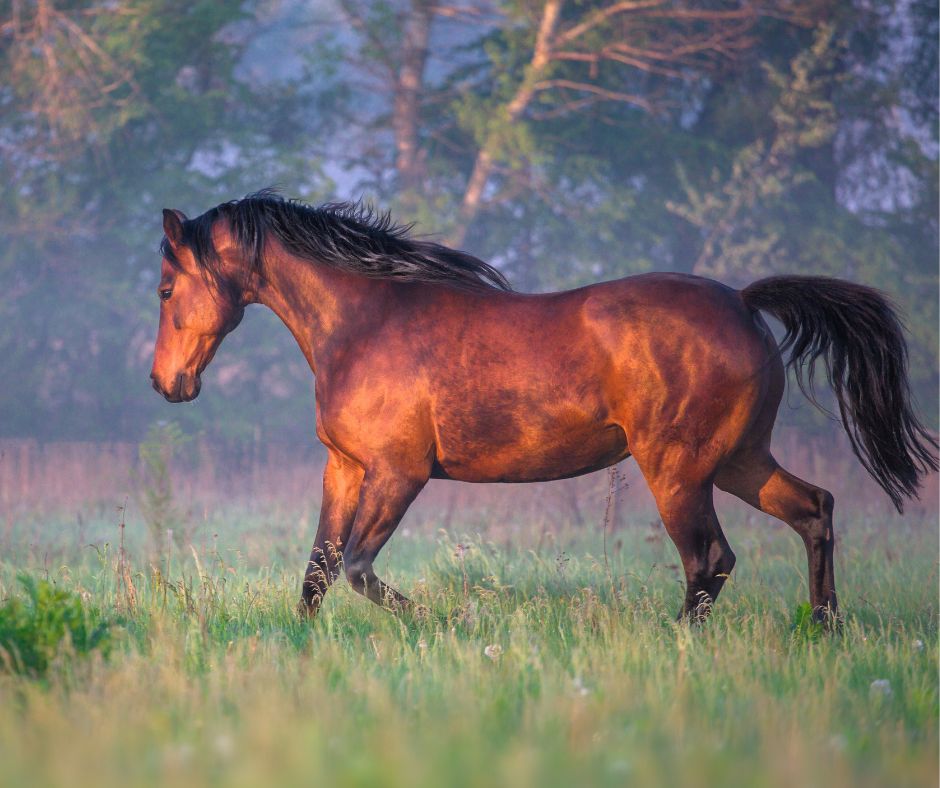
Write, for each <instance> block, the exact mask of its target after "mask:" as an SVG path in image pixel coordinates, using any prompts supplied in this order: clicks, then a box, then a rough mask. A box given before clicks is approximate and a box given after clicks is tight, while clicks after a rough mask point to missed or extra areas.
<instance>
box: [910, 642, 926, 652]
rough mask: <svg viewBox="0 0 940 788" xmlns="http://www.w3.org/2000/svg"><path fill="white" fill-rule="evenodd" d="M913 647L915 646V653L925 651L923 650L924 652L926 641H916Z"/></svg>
mask: <svg viewBox="0 0 940 788" xmlns="http://www.w3.org/2000/svg"><path fill="white" fill-rule="evenodd" d="M913 645H914V651H923V650H924V641H923V640H915V641H914V644H913Z"/></svg>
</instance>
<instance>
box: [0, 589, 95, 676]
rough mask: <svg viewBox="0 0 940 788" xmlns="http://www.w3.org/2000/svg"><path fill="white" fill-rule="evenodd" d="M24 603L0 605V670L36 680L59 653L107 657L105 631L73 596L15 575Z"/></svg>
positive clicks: (17, 599)
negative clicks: (66, 651) (63, 650)
mask: <svg viewBox="0 0 940 788" xmlns="http://www.w3.org/2000/svg"><path fill="white" fill-rule="evenodd" d="M19 581H20V584H21V585H22V586H23V589H24V591H25V596H24V597H11V598H10V599H8V600H6V601H5V602H4V603H3V604H2V605H0V670H8V671H12V672H14V673H25V674H27V675H32V676H42V675H44V674H45V673H46V671H47V670H48V669H49V664H50V663H51V661H52V660H53V659H54V658H55V656H56V655H57V654H58V653H59V652H60V650H61V649H62V648H70V649H71V650H72V652H73V653H74V654H77V655H85V654H88V653H90V652H92V651H94V650H96V649H97V650H99V651H101V652H102V653H105V654H107V652H108V650H109V648H110V643H111V625H110V623H109V622H107V621H105V620H104V619H103V617H102V616H101V613H100V612H99V611H98V609H97V608H93V607H86V606H85V604H84V603H83V602H82V599H81V597H79V596H78V594H75V593H72V592H70V591H65V590H62V589H59V588H56V586H55V585H54V584H52V583H50V582H49V581H47V580H37V579H36V578H33V577H30V576H28V575H20V577H19Z"/></svg>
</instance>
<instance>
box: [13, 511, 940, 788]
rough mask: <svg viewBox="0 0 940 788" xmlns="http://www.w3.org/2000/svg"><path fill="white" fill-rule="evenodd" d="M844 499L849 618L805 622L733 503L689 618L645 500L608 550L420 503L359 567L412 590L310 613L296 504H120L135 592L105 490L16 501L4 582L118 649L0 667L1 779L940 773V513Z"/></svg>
mask: <svg viewBox="0 0 940 788" xmlns="http://www.w3.org/2000/svg"><path fill="white" fill-rule="evenodd" d="M595 503H596V508H597V509H598V510H601V511H603V509H604V501H603V500H599V501H597V502H595ZM585 508H586V509H587V506H586V507H585ZM843 509H849V510H850V512H849V513H846V512H845V511H842V512H841V518H840V520H839V526H837V527H839V530H838V531H837V535H838V536H839V537H840V543H839V549H838V553H837V573H838V574H837V581H838V584H839V590H840V600H841V601H842V604H843V606H844V610H845V625H844V628H843V629H842V631H841V632H840V633H838V634H836V635H824V636H820V635H819V634H818V633H816V632H814V631H813V630H811V629H810V628H808V627H807V626H805V625H804V624H803V623H801V622H802V614H801V607H800V606H801V604H802V603H803V602H804V600H805V598H806V580H805V557H804V554H803V551H802V545H801V543H800V542H799V540H798V539H797V538H796V536H795V535H793V534H792V533H791V532H790V531H789V530H788V529H787V528H786V527H784V526H782V525H774V524H772V523H771V522H770V521H768V520H767V519H766V518H763V517H762V516H753V515H748V514H745V510H743V509H735V510H734V511H733V512H732V513H731V514H730V516H726V517H725V521H726V531H727V533H728V537H729V539H730V541H731V543H732V545H733V546H734V548H735V551H736V553H737V555H738V559H739V562H738V567H737V569H736V570H735V572H734V574H733V576H732V579H731V581H730V582H729V583H728V584H727V585H726V587H725V590H724V591H723V593H722V596H721V598H720V599H719V601H718V604H717V606H716V608H715V612H714V615H713V617H712V619H711V620H710V621H709V622H708V623H707V624H706V625H705V626H704V627H701V628H696V629H692V628H689V627H688V626H686V625H681V624H677V623H675V621H674V620H673V615H674V613H675V611H676V609H677V608H678V606H679V603H680V601H681V570H680V569H679V567H678V566H677V565H676V557H675V553H674V549H673V547H672V545H671V544H670V543H669V542H668V539H664V538H663V535H662V529H661V526H659V525H657V524H656V523H655V521H654V522H652V523H651V522H650V521H651V520H652V519H653V518H652V515H651V514H649V513H641V514H639V515H637V516H636V518H635V519H628V521H627V522H628V527H620V528H619V529H615V530H612V532H611V533H609V534H608V535H607V542H606V547H607V549H606V555H605V542H604V535H603V533H602V530H601V527H600V521H598V522H597V524H596V525H594V526H593V527H591V526H587V527H575V526H574V525H573V524H568V525H565V526H561V527H553V528H551V529H548V530H546V528H544V527H541V526H533V527H530V528H526V527H522V528H519V529H517V530H516V531H515V533H514V536H513V538H512V539H509V538H507V537H506V528H505V524H504V523H501V522H500V521H499V517H495V516H491V517H489V518H487V517H485V516H484V515H485V511H484V510H482V509H480V510H477V511H476V513H474V512H470V514H469V515H465V516H459V515H458V516H455V517H454V519H453V520H452V522H451V524H450V527H449V528H447V529H443V530H438V529H437V528H436V527H435V525H434V523H433V522H432V521H430V520H428V521H423V520H421V519H412V520H411V521H409V522H408V523H406V524H405V525H404V526H403V527H402V529H401V530H400V532H399V534H398V535H397V536H396V538H395V539H394V540H393V541H392V542H391V543H390V545H389V547H388V548H387V550H386V552H385V553H383V554H382V557H381V558H380V561H379V567H378V569H379V573H380V574H381V575H382V576H383V577H384V578H386V579H388V580H390V581H391V582H393V583H394V584H395V585H396V586H398V587H400V588H401V589H402V590H403V591H405V592H406V593H407V594H409V595H410V596H411V597H412V598H413V599H414V600H415V601H416V602H419V603H420V604H422V605H424V606H426V607H427V608H428V609H429V610H430V614H428V615H422V616H419V617H404V618H396V617H395V616H393V615H391V614H389V613H387V612H385V611H382V610H380V609H378V608H376V607H375V606H373V605H371V604H370V603H368V602H366V601H365V600H363V599H362V598H361V597H358V596H357V595H355V594H354V593H353V592H351V591H350V589H349V588H348V586H347V585H346V584H345V583H340V584H338V585H337V587H336V588H335V589H334V590H333V591H331V592H330V595H329V596H328V597H327V601H326V603H325V605H324V608H323V610H322V611H321V614H320V617H319V618H318V619H317V620H316V621H315V622H314V623H313V624H308V623H305V622H301V621H299V620H298V619H297V618H296V617H295V615H294V602H295V600H296V595H297V593H298V589H299V584H300V577H299V572H300V570H301V569H302V568H303V561H304V553H305V548H307V547H308V544H307V543H308V542H309V541H310V539H311V537H312V522H311V521H312V520H313V517H314V514H313V512H311V513H308V514H307V515H303V514H300V515H297V514H296V512H295V513H294V514H292V515H291V516H292V517H295V516H296V517H300V518H303V521H301V520H295V521H288V522H286V523H283V522H280V523H279V522H278V521H277V517H278V516H282V515H284V510H283V509H268V510H264V509H261V510H250V511H247V512H245V511H243V510H241V508H240V507H238V506H233V507H230V508H227V509H219V510H217V511H215V512H214V513H212V515H211V517H212V518H213V519H212V520H211V522H209V523H208V524H207V526H206V528H205V529H203V530H204V532H203V533H202V534H201V536H200V538H198V539H196V540H195V541H194V542H193V543H192V544H190V545H187V546H185V547H183V548H180V547H178V546H176V545H174V544H172V543H168V544H165V546H164V549H163V552H158V553H157V554H154V553H153V552H152V550H150V549H149V548H148V547H147V541H146V538H145V530H146V529H145V526H144V524H143V522H142V521H141V520H140V518H139V516H135V515H133V513H132V515H131V516H130V517H129V518H128V520H127V530H128V532H129V533H128V540H127V559H126V560H127V561H128V566H129V568H128V572H127V573H126V576H128V577H129V578H130V581H131V583H132V584H133V587H134V594H133V595H132V596H131V595H129V594H128V591H127V581H126V579H125V573H124V572H123V570H122V569H121V568H120V567H121V565H122V564H121V561H122V559H121V556H120V555H119V551H118V549H117V548H116V547H115V546H114V545H115V543H116V540H117V539H118V522H119V519H120V517H121V513H118V512H115V513H114V514H113V516H112V515H111V514H110V513H109V514H106V515H104V516H101V517H99V518H98V519H96V520H94V522H88V523H86V526H85V538H86V539H87V540H89V543H93V545H94V546H93V547H90V548H89V547H87V546H84V545H83V544H81V543H79V542H77V541H76V540H74V539H71V538H67V537H65V536H64V533H65V531H66V530H67V527H68V520H67V518H65V517H63V519H59V520H56V519H55V518H43V517H37V516H35V515H30V514H29V513H28V512H24V513H21V514H20V515H18V516H17V519H16V522H15V523H14V525H13V527H12V529H11V531H10V533H11V537H10V539H9V540H8V543H7V549H6V550H5V552H4V554H3V556H2V560H0V599H7V598H21V597H22V595H23V591H22V589H21V587H20V586H18V584H17V580H16V577H17V574H18V573H20V572H22V571H23V570H24V569H25V570H26V571H27V572H29V573H30V575H31V576H33V577H40V578H44V579H47V580H48V581H49V582H50V583H52V584H54V586H55V587H56V588H59V589H62V590H67V591H68V592H70V593H71V594H73V595H75V598H78V599H81V600H82V604H83V605H86V606H87V607H88V608H89V609H94V610H100V611H103V612H104V613H106V614H107V615H108V616H109V617H110V618H111V619H112V620H114V621H117V622H119V623H117V624H115V625H114V626H112V627H111V629H110V630H109V636H110V642H111V643H112V647H111V652H110V654H104V653H101V652H100V651H98V650H96V649H90V650H87V653H85V654H79V653H77V652H76V651H75V650H74V649H69V647H68V646H67V645H65V646H63V650H62V652H61V653H59V654H58V655H56V656H55V657H54V658H53V659H52V661H51V663H50V667H49V669H48V670H47V671H46V678H45V680H44V681H38V680H37V679H36V678H33V677H30V676H28V675H20V674H17V673H15V672H10V671H5V672H4V671H0V784H2V785H70V786H71V785H82V784H87V785H95V786H111V785H115V786H118V785H120V786H128V785H158V784H159V785H165V784H170V783H172V784H174V785H181V786H188V785H206V784H212V785H235V786H239V785H244V786H249V785H251V786H255V785H298V786H300V785H304V786H308V785H321V784H322V785H327V784H329V785H333V786H374V785H389V786H435V787H436V786H442V785H447V786H450V785H454V786H490V785H522V786H525V785H539V786H555V785H558V786H563V785H564V786H567V785H572V784H576V785H610V786H621V785H625V784H634V785H642V786H647V785H651V786H658V785H663V786H667V785H668V786H674V785H689V786H712V785H748V786H751V785H754V786H778V785H779V786H784V785H786V786H793V785H800V786H804V785H806V786H812V785H820V786H823V785H825V786H841V785H845V786H880V785H892V786H894V785H897V786H904V785H911V786H922V785H935V784H936V778H937V766H938V760H937V759H938V746H937V737H938V725H937V714H938V682H937V659H938V639H937V613H938V602H937V534H936V529H935V522H934V521H933V520H932V519H930V518H926V517H921V519H919V520H912V519H910V518H909V519H907V520H900V519H898V518H893V519H890V520H886V519H884V518H882V517H880V516H872V515H871V514H866V513H865V512H863V511H861V510H859V509H854V510H853V509H851V507H843ZM70 527H72V528H74V524H72V526H70ZM213 534H216V535H215V536H213Z"/></svg>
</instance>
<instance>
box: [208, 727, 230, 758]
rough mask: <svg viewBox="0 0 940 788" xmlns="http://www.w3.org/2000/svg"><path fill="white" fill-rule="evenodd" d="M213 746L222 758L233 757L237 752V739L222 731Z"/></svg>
mask: <svg viewBox="0 0 940 788" xmlns="http://www.w3.org/2000/svg"><path fill="white" fill-rule="evenodd" d="M212 748H213V749H214V750H215V753H216V755H218V756H219V757H220V758H231V757H232V756H233V755H234V754H235V741H234V740H233V739H232V737H231V736H229V735H228V734H227V733H220V734H219V735H218V736H216V737H215V739H214V740H213V742H212Z"/></svg>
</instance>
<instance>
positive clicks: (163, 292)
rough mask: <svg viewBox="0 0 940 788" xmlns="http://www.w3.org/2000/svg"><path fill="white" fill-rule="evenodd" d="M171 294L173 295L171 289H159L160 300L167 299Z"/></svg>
mask: <svg viewBox="0 0 940 788" xmlns="http://www.w3.org/2000/svg"><path fill="white" fill-rule="evenodd" d="M171 295H173V291H172V290H170V289H166V290H161V291H160V300H161V301H169V300H170V296H171Z"/></svg>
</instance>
